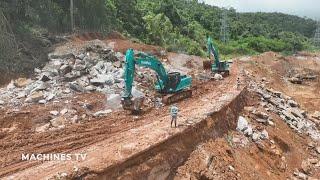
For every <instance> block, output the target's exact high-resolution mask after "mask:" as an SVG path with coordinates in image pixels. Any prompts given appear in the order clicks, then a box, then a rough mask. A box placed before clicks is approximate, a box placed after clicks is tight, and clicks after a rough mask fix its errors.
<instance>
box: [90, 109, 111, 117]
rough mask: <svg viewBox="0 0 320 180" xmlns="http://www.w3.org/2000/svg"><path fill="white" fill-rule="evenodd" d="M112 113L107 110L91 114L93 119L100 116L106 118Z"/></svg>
mask: <svg viewBox="0 0 320 180" xmlns="http://www.w3.org/2000/svg"><path fill="white" fill-rule="evenodd" d="M110 113H112V110H111V109H107V110H102V111H98V112H96V113H94V114H93V116H94V117H101V116H106V115H108V114H110Z"/></svg>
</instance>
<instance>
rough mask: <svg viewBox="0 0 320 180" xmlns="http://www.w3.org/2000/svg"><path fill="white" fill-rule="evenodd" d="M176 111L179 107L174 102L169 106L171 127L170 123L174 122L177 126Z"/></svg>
mask: <svg viewBox="0 0 320 180" xmlns="http://www.w3.org/2000/svg"><path fill="white" fill-rule="evenodd" d="M178 111H179V108H178V107H177V105H176V104H174V105H172V106H171V107H170V114H171V118H172V119H171V127H172V123H173V122H174V127H177V117H178Z"/></svg>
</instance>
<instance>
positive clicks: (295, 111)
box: [249, 81, 320, 140]
mask: <svg viewBox="0 0 320 180" xmlns="http://www.w3.org/2000/svg"><path fill="white" fill-rule="evenodd" d="M249 87H250V90H251V91H255V92H257V93H258V94H260V95H261V97H262V101H263V102H264V103H268V104H267V105H266V106H264V107H265V109H266V110H269V111H272V112H274V113H276V114H278V115H279V116H280V117H281V118H282V119H283V120H284V121H285V122H286V123H287V124H288V126H289V127H291V128H292V129H293V130H295V131H297V132H298V133H305V134H307V135H309V136H310V137H311V138H312V139H314V140H320V132H319V130H318V129H317V126H316V124H315V123H314V122H313V121H311V120H310V119H309V118H308V117H309V115H308V113H307V112H306V111H303V110H301V109H300V107H299V104H298V103H296V102H295V101H294V100H292V98H291V97H288V96H286V95H284V94H283V93H281V92H278V91H274V90H272V89H266V88H265V87H264V86H263V85H262V84H257V83H256V82H254V81H251V82H250V86H249ZM261 119H263V118H261ZM271 124H272V123H271Z"/></svg>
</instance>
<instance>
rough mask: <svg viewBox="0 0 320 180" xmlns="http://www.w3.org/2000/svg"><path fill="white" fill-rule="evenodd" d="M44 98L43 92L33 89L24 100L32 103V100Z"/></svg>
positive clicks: (36, 100)
mask: <svg viewBox="0 0 320 180" xmlns="http://www.w3.org/2000/svg"><path fill="white" fill-rule="evenodd" d="M43 98H44V94H43V93H42V92H41V91H35V92H33V93H32V94H31V95H29V96H28V97H27V99H26V100H25V102H27V103H32V102H38V101H40V100H42V99H43Z"/></svg>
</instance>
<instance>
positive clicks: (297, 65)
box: [240, 52, 320, 111]
mask: <svg viewBox="0 0 320 180" xmlns="http://www.w3.org/2000/svg"><path fill="white" fill-rule="evenodd" d="M240 62H241V64H242V65H243V66H244V67H243V68H244V69H246V70H248V71H249V72H250V73H251V74H252V75H254V76H255V80H256V81H262V80H266V81H267V82H268V83H267V86H268V87H270V88H274V89H276V90H278V91H281V92H284V93H286V94H287V95H288V96H291V97H293V98H294V99H295V100H297V101H298V102H299V103H300V104H301V105H302V106H304V107H305V108H306V109H308V110H310V111H316V110H318V111H319V107H320V99H319V97H318V96H319V92H320V60H319V57H318V56H316V57H308V56H307V57H306V56H289V57H284V56H281V55H279V54H276V53H272V52H268V53H264V54H262V55H259V56H254V57H251V58H246V59H243V60H241V59H240ZM295 76H298V77H299V76H300V77H305V78H303V79H305V80H303V82H302V84H293V83H291V82H290V81H289V80H290V78H292V77H295ZM308 77H315V78H314V79H313V78H311V79H309V78H308Z"/></svg>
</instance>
